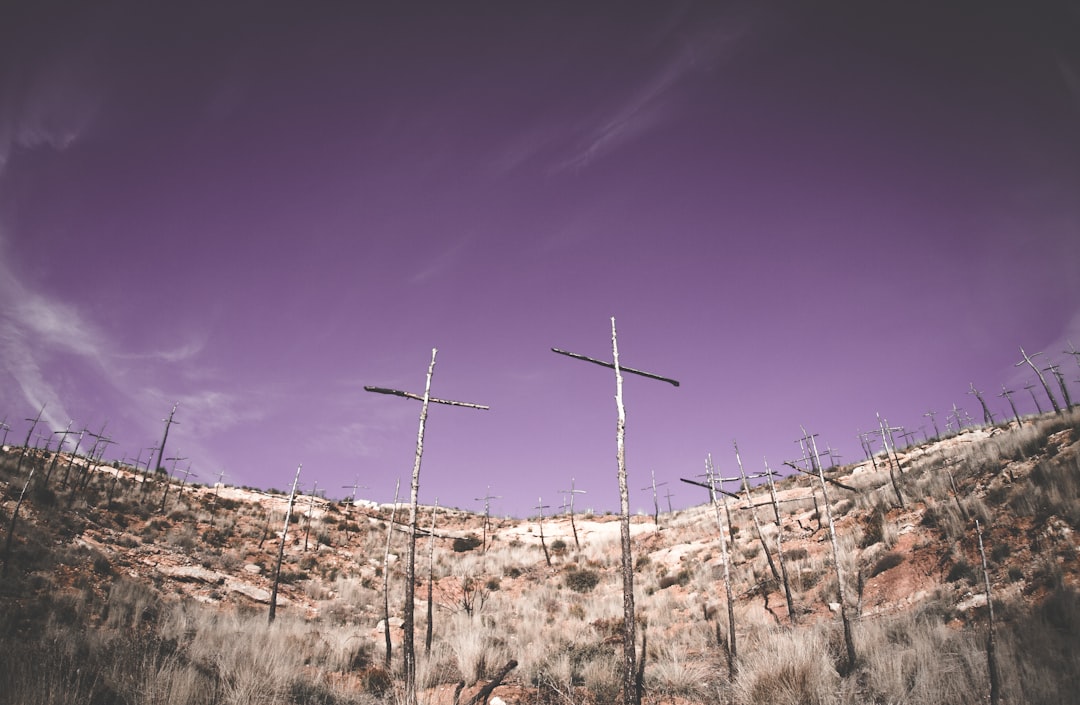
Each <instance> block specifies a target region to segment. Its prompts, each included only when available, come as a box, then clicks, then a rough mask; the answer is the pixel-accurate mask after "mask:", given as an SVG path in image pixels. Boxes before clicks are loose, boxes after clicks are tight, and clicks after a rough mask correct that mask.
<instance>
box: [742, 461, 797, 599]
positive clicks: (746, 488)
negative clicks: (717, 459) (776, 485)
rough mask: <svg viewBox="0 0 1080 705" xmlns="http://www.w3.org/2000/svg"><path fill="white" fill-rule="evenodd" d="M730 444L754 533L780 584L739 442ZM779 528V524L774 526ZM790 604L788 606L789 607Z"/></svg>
mask: <svg viewBox="0 0 1080 705" xmlns="http://www.w3.org/2000/svg"><path fill="white" fill-rule="evenodd" d="M732 445H734V446H735V461H736V462H737V463H738V465H739V479H740V480H742V488H743V495H744V496H745V497H746V508H747V509H749V510H750V518H751V519H752V520H753V522H754V533H756V534H757V537H758V543H760V544H761V550H762V551H763V552H764V553H765V560H766V561H767V562H768V564H769V571H770V572H771V573H772V575H773V578H775V579H776V583H777V585H779V584H780V582H781V578H780V571H779V570H777V568H776V564H775V563H774V562H773V558H772V553H770V552H769V545H768V542H766V541H765V533H764V532H763V531H762V530H761V522H760V521H758V515H757V509H755V508H754V498H753V497H752V496H751V495H750V482H749V480H747V477H746V470H745V469H743V464H742V457H741V456H740V455H739V443H738V441H732ZM776 528H777V530H779V529H780V527H779V525H778V526H777V527H776ZM790 607H791V606H790V605H788V608H789V609H790Z"/></svg>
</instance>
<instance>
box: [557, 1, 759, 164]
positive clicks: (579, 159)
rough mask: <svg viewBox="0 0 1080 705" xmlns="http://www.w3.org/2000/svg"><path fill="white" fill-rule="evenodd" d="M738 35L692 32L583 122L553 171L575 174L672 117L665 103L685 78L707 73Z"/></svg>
mask: <svg viewBox="0 0 1080 705" xmlns="http://www.w3.org/2000/svg"><path fill="white" fill-rule="evenodd" d="M743 34H744V30H743V27H742V24H741V23H736V24H734V25H732V27H731V28H725V29H718V28H709V29H706V30H701V31H698V32H697V33H696V34H694V35H693V36H691V37H688V38H687V39H685V40H684V41H682V42H680V43H678V45H677V46H676V48H675V49H674V51H672V52H671V53H670V55H669V57H668V58H667V59H666V60H665V61H663V62H662V63H661V64H660V65H659V66H657V67H656V68H655V69H654V70H652V71H650V72H648V73H647V74H645V75H643V76H642V77H641V79H640V80H639V81H638V82H637V83H636V84H635V85H634V87H633V88H632V90H630V91H629V92H628V93H627V94H624V95H623V96H622V97H621V98H619V99H617V100H616V101H615V103H614V105H612V106H609V108H608V109H607V110H605V111H603V112H601V113H599V114H598V116H597V117H595V118H594V119H593V120H590V121H588V123H586V124H585V125H584V126H583V127H582V128H581V130H580V132H581V133H583V135H582V137H581V138H580V139H579V140H578V141H577V143H576V145H575V147H574V149H573V153H572V154H571V155H570V156H569V157H567V158H565V159H563V160H562V161H560V162H559V163H558V164H557V165H556V166H555V168H554V171H556V172H560V171H577V170H580V169H583V168H585V167H587V166H589V165H590V164H592V163H593V162H594V161H596V160H597V159H599V158H601V157H602V156H604V155H605V154H607V153H609V152H611V151H612V150H614V149H616V148H617V147H620V146H622V145H624V144H627V143H628V142H631V141H633V140H634V139H635V138H637V137H639V136H641V135H643V134H645V133H647V132H648V131H650V130H651V129H653V128H654V127H656V126H658V125H660V124H662V123H664V122H665V121H666V120H668V119H669V118H670V117H671V116H672V115H673V114H674V109H673V107H672V101H671V98H672V97H673V96H674V95H675V93H676V91H677V89H678V88H679V86H680V85H681V84H682V83H683V81H684V79H685V78H687V76H689V75H690V74H691V73H693V72H695V71H698V70H705V69H709V68H711V65H712V63H713V62H714V61H715V59H716V58H717V57H718V56H719V55H720V54H721V53H722V52H724V51H726V50H728V49H729V48H730V47H731V46H732V45H734V44H735V43H736V42H737V41H738V40H739V38H740V37H741V36H742V35H743Z"/></svg>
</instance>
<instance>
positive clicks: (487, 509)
mask: <svg viewBox="0 0 1080 705" xmlns="http://www.w3.org/2000/svg"><path fill="white" fill-rule="evenodd" d="M475 499H476V501H477V502H483V503H484V538H483V543H482V544H481V546H482V549H481V552H482V553H487V537H488V529H489V527H490V526H491V500H493V499H502V496H501V495H494V494H491V485H488V486H487V494H486V495H484V496H483V497H476V498H475Z"/></svg>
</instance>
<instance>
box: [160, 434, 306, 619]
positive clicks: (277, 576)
mask: <svg viewBox="0 0 1080 705" xmlns="http://www.w3.org/2000/svg"><path fill="white" fill-rule="evenodd" d="M170 418H171V414H170ZM168 428H169V427H168V426H166V427H165V429H166V431H168ZM162 445H164V443H163V444H162ZM159 458H160V456H159ZM303 467H304V464H303V463H300V464H299V465H297V466H296V477H294V478H293V482H292V490H291V491H290V492H289V506H288V507H287V508H286V509H285V528H283V529H282V530H281V543H280V544H278V554H277V564H276V565H275V566H274V587H273V589H272V590H271V591H270V616H269V619H268V622H267V623H268V624H273V623H274V617H276V616H277V593H278V585H279V584H280V583H281V562H282V560H284V558H285V539H286V537H287V536H288V535H289V522H290V521H291V520H292V508H293V504H294V503H295V502H296V488H297V486H298V485H299V484H300V470H301V468H303ZM267 520H268V521H269V512H268V513H267Z"/></svg>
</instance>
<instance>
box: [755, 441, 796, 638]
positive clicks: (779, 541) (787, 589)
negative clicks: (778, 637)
mask: <svg viewBox="0 0 1080 705" xmlns="http://www.w3.org/2000/svg"><path fill="white" fill-rule="evenodd" d="M763 460H764V462H765V477H766V478H767V480H768V483H769V497H770V498H771V500H772V507H773V514H774V516H775V517H776V557H777V561H778V562H779V563H780V575H781V577H783V579H784V598H785V599H786V600H787V608H788V619H790V620H791V623H792V624H795V623H797V622H798V617H797V615H796V612H795V600H794V598H793V597H792V595H791V583H790V582H789V581H788V572H787V561H786V560H784V541H783V538H782V536H783V533H784V525H783V523H782V522H781V521H780V502H779V501H778V500H777V498H776V484H775V483H774V482H773V471H772V469H771V468H770V467H769V461H768V460H765V459H763Z"/></svg>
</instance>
